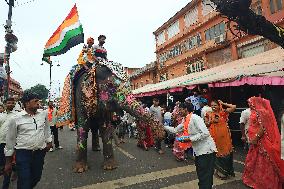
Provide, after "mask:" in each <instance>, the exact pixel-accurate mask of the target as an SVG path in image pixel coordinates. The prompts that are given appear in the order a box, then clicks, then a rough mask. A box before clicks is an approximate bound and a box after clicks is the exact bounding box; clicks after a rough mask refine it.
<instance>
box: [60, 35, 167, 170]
mask: <svg viewBox="0 0 284 189" xmlns="http://www.w3.org/2000/svg"><path fill="white" fill-rule="evenodd" d="M101 36H102V35H101ZM101 36H100V37H99V41H100V40H103V42H104V40H105V39H106V38H105V36H103V37H101ZM102 45H103V43H102ZM102 45H101V47H102ZM101 47H100V49H99V50H98V52H96V51H95V52H94V54H95V55H96V56H100V55H105V56H104V57H100V58H98V57H96V61H95V64H93V65H92V67H91V68H90V69H89V70H88V71H83V72H82V71H80V70H81V68H80V66H78V65H75V66H74V67H73V68H72V70H71V71H70V73H69V74H68V76H67V77H66V79H65V84H64V89H63V94H62V100H61V106H60V111H59V114H60V118H59V123H58V125H67V123H68V122H70V121H75V124H76V127H77V159H76V164H75V167H74V171H75V172H84V171H86V170H87V168H88V167H87V137H88V131H89V130H90V129H91V130H97V129H99V130H100V134H101V137H102V143H103V155H104V164H103V168H104V169H105V170H112V169H115V168H117V166H118V164H117V162H116V160H115V158H114V154H113V145H112V133H113V129H114V127H113V126H112V121H113V120H112V118H113V117H114V116H113V114H114V113H115V112H116V113H117V112H121V110H125V111H126V112H128V113H130V114H131V115H132V116H134V117H136V119H137V120H138V121H137V123H138V126H140V127H141V128H147V127H151V130H152V132H153V136H154V138H155V139H157V140H161V139H162V138H163V136H164V129H163V126H162V125H161V124H160V123H159V121H158V120H156V119H155V118H154V117H153V116H152V115H151V114H146V113H145V111H144V109H143V107H142V105H141V104H140V103H138V102H137V101H136V99H135V98H134V96H133V94H132V92H131V89H130V83H129V80H128V78H127V76H126V73H125V71H124V68H123V67H122V65H121V64H119V63H116V62H109V61H107V60H106V50H105V51H102V49H101ZM94 49H96V48H94ZM104 53H105V54H104Z"/></svg>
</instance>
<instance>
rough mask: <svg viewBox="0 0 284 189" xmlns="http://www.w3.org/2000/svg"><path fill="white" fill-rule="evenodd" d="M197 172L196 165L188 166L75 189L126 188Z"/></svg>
mask: <svg viewBox="0 0 284 189" xmlns="http://www.w3.org/2000/svg"><path fill="white" fill-rule="evenodd" d="M194 171H195V165H188V166H183V167H176V168H172V169H166V170H161V171H155V172H151V173H146V174H140V175H136V176H130V177H125V178H121V179H117V180H112V181H107V182H102V183H97V184H92V185H88V186H83V187H79V188H75V189H94V188H96V189H115V188H121V187H126V186H131V185H134V184H139V183H144V182H149V181H153V180H157V179H162V178H167V177H172V176H176V175H181V174H185V173H191V172H194Z"/></svg>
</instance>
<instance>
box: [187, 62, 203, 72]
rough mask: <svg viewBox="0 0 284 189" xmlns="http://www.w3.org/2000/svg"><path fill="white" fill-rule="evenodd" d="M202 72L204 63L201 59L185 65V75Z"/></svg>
mask: <svg viewBox="0 0 284 189" xmlns="http://www.w3.org/2000/svg"><path fill="white" fill-rule="evenodd" d="M203 70H204V61H203V60H202V59H197V60H193V61H190V62H188V63H187V74H190V73H195V72H201V71H203Z"/></svg>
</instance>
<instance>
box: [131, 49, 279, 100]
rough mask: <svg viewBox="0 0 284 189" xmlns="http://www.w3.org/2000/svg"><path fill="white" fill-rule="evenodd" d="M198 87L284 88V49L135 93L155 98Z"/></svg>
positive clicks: (147, 86) (158, 84) (142, 88)
mask: <svg viewBox="0 0 284 189" xmlns="http://www.w3.org/2000/svg"><path fill="white" fill-rule="evenodd" d="M198 84H209V86H210V87H226V86H241V85H244V84H248V85H284V50H283V49H282V48H280V47H279V48H275V49H272V50H269V51H266V52H264V53H261V54H258V55H256V56H252V57H248V58H243V59H239V60H236V61H232V62H229V63H226V64H223V65H220V66H217V67H214V68H211V69H208V70H204V71H202V72H196V73H192V74H188V75H184V76H181V77H178V78H174V79H171V80H167V81H164V82H160V83H157V84H150V85H145V86H144V87H141V88H138V89H136V90H134V91H133V93H134V94H135V95H136V96H152V95H155V94H163V93H167V92H176V91H182V88H184V87H187V88H194V87H195V85H198Z"/></svg>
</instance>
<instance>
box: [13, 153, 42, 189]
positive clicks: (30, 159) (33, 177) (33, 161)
mask: <svg viewBox="0 0 284 189" xmlns="http://www.w3.org/2000/svg"><path fill="white" fill-rule="evenodd" d="M16 154H17V155H16V164H17V172H18V182H17V186H18V187H17V188H18V189H32V188H34V187H35V186H36V184H37V183H38V182H39V181H40V179H41V175H42V169H43V164H44V157H45V154H46V151H45V150H35V151H32V150H22V149H18V150H17V149H16Z"/></svg>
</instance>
